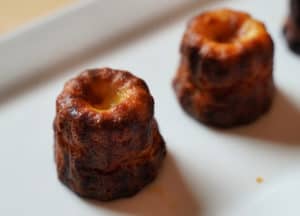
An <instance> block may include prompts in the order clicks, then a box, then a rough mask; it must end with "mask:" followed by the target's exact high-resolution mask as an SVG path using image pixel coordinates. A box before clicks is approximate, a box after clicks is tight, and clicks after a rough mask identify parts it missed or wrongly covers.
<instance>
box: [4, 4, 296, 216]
mask: <svg viewBox="0 0 300 216" xmlns="http://www.w3.org/2000/svg"><path fill="white" fill-rule="evenodd" d="M197 5H198V4H196V5H195V7H194V8H193V9H191V10H189V12H188V13H186V15H185V16H181V15H180V14H174V17H171V18H170V19H168V21H167V22H162V23H158V24H157V25H152V26H151V28H150V29H148V31H147V32H148V33H147V34H139V37H129V38H128V40H127V41H126V43H122V46H119V47H118V49H112V50H110V51H109V49H108V50H107V49H106V51H105V52H102V51H101V50H100V51H101V52H100V51H99V52H93V53H90V54H89V55H88V56H87V57H86V56H83V57H82V58H79V60H80V61H79V60H78V58H77V59H76V60H75V59H74V61H71V64H67V65H66V66H65V67H63V68H56V69H55V71H52V72H53V74H56V77H55V78H52V79H50V80H48V81H47V82H43V83H42V85H38V86H35V87H32V88H31V89H30V90H28V91H26V92H24V93H23V94H22V95H21V96H19V97H18V98H15V99H14V100H10V101H8V102H6V103H4V102H3V103H2V106H1V107H0V131H1V145H2V146H1V150H0V170H1V178H0V215H30V216H32V215H49V216H50V215H74V216H76V215H78V216H80V215H86V216H93V215H97V216H99V215H123V214H134V215H200V216H207V215H230V213H231V212H233V211H234V210H235V209H236V210H239V209H240V207H241V206H244V205H247V203H248V202H249V201H248V200H249V199H250V197H253V196H256V195H253V194H256V193H257V196H259V194H260V193H261V191H263V190H265V189H266V190H268V187H269V184H270V182H272V181H275V179H277V178H281V177H282V176H284V175H285V173H286V171H287V170H289V169H291V167H294V166H295V165H297V164H299V163H300V157H299V155H300V133H299V128H300V111H299V109H300V107H299V106H300V87H299V80H300V73H299V69H298V68H299V66H300V58H299V57H297V56H295V55H293V54H292V53H291V52H290V51H289V50H288V49H287V48H286V44H285V42H284V40H283V38H282V35H281V28H282V23H283V21H284V19H285V16H286V12H287V11H286V1H282V0H264V1H261V0H236V1H221V2H213V1H211V2H210V3H209V4H207V5H206V6H205V7H204V6H203V4H199V5H198V6H197ZM220 6H222V7H223V6H227V7H233V8H236V9H242V10H246V11H249V12H250V13H252V14H253V16H255V17H257V18H259V19H261V20H263V21H265V23H266V25H267V27H268V29H269V30H270V33H271V34H272V36H273V38H274V40H275V43H276V57H275V71H274V73H275V81H276V85H277V87H278V93H277V96H276V99H275V102H274V105H273V107H272V110H271V111H270V113H268V114H267V115H265V116H264V117H263V118H262V119H260V120H259V121H257V122H255V123H253V124H251V125H249V126H247V127H242V128H238V129H233V130H223V131H222V130H220V131H219V130H214V129H211V128H207V127H205V126H204V125H202V124H200V123H198V122H196V121H194V120H192V119H191V118H190V117H188V116H187V115H186V114H185V113H184V112H183V111H182V109H181V108H180V106H179V105H178V103H177V101H176V98H175V95H174V92H173V90H172V88H171V80H172V78H173V76H174V73H175V71H176V68H177V65H178V60H179V54H178V49H179V42H180V39H181V37H182V33H183V31H184V28H185V25H186V22H187V20H188V19H189V18H190V17H191V16H192V15H194V14H195V13H197V12H199V11H202V10H204V9H207V8H212V7H220ZM67 66H68V67H67ZM102 66H110V67H113V68H122V69H127V70H130V71H132V72H133V73H135V74H136V75H138V76H140V77H142V78H143V79H145V80H146V82H147V83H148V85H149V87H150V89H151V92H152V94H153V96H154V98H155V102H156V104H155V112H156V118H157V119H158V122H159V125H160V129H161V133H162V134H163V136H164V137H165V140H166V142H167V145H168V156H167V159H166V161H165V163H164V167H163V169H162V170H161V173H160V175H159V177H158V178H157V179H156V181H155V182H154V183H153V184H151V185H149V186H148V187H146V188H145V189H144V190H143V191H142V192H141V193H139V194H138V195H136V196H135V197H133V198H130V199H123V200H119V201H115V202H111V203H96V202H91V201H88V200H84V199H80V198H79V197H77V196H76V195H74V194H73V193H72V192H70V191H69V190H68V189H66V187H64V186H63V185H62V184H61V183H60V182H59V181H58V180H57V178H56V172H55V166H54V161H53V132H52V120H53V117H54V114H55V110H54V104H55V98H56V96H57V95H58V93H59V92H60V91H61V90H62V87H63V83H64V82H65V81H66V80H68V79H69V78H70V77H73V76H75V75H76V74H78V73H79V72H80V71H81V70H82V69H85V68H91V67H102ZM63 72H64V73H63ZM16 88H17V87H16ZM258 176H262V177H263V178H264V180H265V181H264V183H262V184H257V183H256V178H257V177H258ZM288 184H289V183H288ZM291 185H292V186H291V187H294V186H293V185H294V184H293V183H292V184H291ZM270 187H272V185H271V186H270ZM283 191H285V195H287V194H286V193H288V194H289V193H290V191H291V190H290V189H289V188H287V189H283ZM273 203H274V202H273ZM275 203H276V202H275ZM268 206H269V205H268ZM285 206H286V205H285ZM270 208H275V209H276V208H279V206H278V205H277V206H270ZM293 210H294V212H292V213H290V215H299V214H300V212H299V209H297V208H295V209H293ZM248 212H249V211H248ZM245 215H247V213H245Z"/></svg>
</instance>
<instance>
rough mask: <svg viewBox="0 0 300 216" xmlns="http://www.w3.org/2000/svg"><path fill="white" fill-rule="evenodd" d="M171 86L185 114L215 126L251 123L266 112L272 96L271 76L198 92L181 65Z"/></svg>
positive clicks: (185, 68) (187, 71)
mask: <svg viewBox="0 0 300 216" xmlns="http://www.w3.org/2000/svg"><path fill="white" fill-rule="evenodd" d="M173 87H174V90H175V92H176V95H177V98H178V101H179V103H180V104H181V106H182V108H183V109H184V110H185V111H186V112H187V113H188V114H190V115H191V116H192V117H194V118H196V119H197V120H199V121H202V122H204V123H206V124H208V125H212V126H217V127H232V126H236V125H241V124H246V123H250V122H252V121H254V120H255V119H257V118H258V117H259V116H261V115H262V114H264V113H265V112H266V111H268V109H269V108H270V105H271V104H272V99H273V95H274V83H273V79H272V74H269V75H266V76H261V77H257V78H256V79H254V80H247V81H244V82H240V83H239V84H236V85H234V86H231V87H230V88H220V89H214V90H200V89H199V88H198V87H197V86H196V85H195V84H194V82H193V78H192V76H191V73H190V72H189V70H188V65H187V64H186V63H184V62H182V64H181V66H180V68H179V69H178V71H177V74H176V77H175V79H174V81H173Z"/></svg>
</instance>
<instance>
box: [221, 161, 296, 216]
mask: <svg viewBox="0 0 300 216" xmlns="http://www.w3.org/2000/svg"><path fill="white" fill-rule="evenodd" d="M299 199H300V172H299V166H298V167H296V168H295V169H294V170H293V171H291V172H290V173H286V175H283V177H281V178H279V179H276V180H275V181H274V182H272V183H271V184H270V185H268V186H267V187H266V188H265V189H264V190H262V191H261V192H259V193H257V194H254V195H253V197H252V198H251V199H248V200H247V201H243V202H241V203H240V205H239V206H235V207H234V208H233V209H234V213H232V214H230V215H232V216H240V215H243V216H252V215H255V216H265V215H272V216H282V215H285V216H293V215H299V213H300V205H299ZM227 215H228V214H227Z"/></svg>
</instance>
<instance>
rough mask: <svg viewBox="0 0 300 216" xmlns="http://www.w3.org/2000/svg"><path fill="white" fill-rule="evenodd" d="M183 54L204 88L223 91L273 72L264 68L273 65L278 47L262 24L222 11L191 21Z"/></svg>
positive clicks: (209, 12) (185, 37)
mask: <svg viewBox="0 0 300 216" xmlns="http://www.w3.org/2000/svg"><path fill="white" fill-rule="evenodd" d="M181 53H182V55H183V56H184V57H185V58H187V59H188V61H189V62H190V63H189V64H190V67H191V71H192V73H194V74H196V77H195V79H196V80H198V81H199V83H200V84H199V86H200V87H203V88H223V87H228V86H231V85H233V84H234V83H237V82H239V81H240V80H241V79H244V78H255V77H257V76H261V75H262V72H267V73H269V72H270V71H272V68H270V69H268V70H265V69H264V68H263V69H261V68H262V67H264V65H266V64H267V65H270V66H272V65H273V53H274V46H273V41H272V38H271V36H270V35H269V33H268V32H267V30H266V27H265V25H264V24H263V23H262V22H260V21H258V20H256V19H254V18H252V17H251V16H250V15H249V14H247V13H244V12H238V11H235V10H229V9H220V10H215V11H208V12H204V13H202V14H200V15H198V16H196V17H194V18H193V19H192V20H191V21H190V22H189V24H188V26H187V29H186V31H185V34H184V37H183V40H182V44H181ZM267 75H268V74H266V76H267Z"/></svg>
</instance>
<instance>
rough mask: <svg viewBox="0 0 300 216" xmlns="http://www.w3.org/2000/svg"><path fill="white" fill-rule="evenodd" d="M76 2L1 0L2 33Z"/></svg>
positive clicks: (74, 0) (0, 20)
mask: <svg viewBox="0 0 300 216" xmlns="http://www.w3.org/2000/svg"><path fill="white" fill-rule="evenodd" d="M74 2H76V0H22V1H20V0H0V5H1V7H0V34H3V33H7V32H11V31H13V30H14V29H15V28H17V27H19V26H21V25H23V24H25V23H28V22H30V21H32V20H34V19H37V18H39V17H41V16H45V15H49V14H51V12H54V11H56V10H58V9H61V8H63V7H65V6H67V5H70V4H72V3H74Z"/></svg>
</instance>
